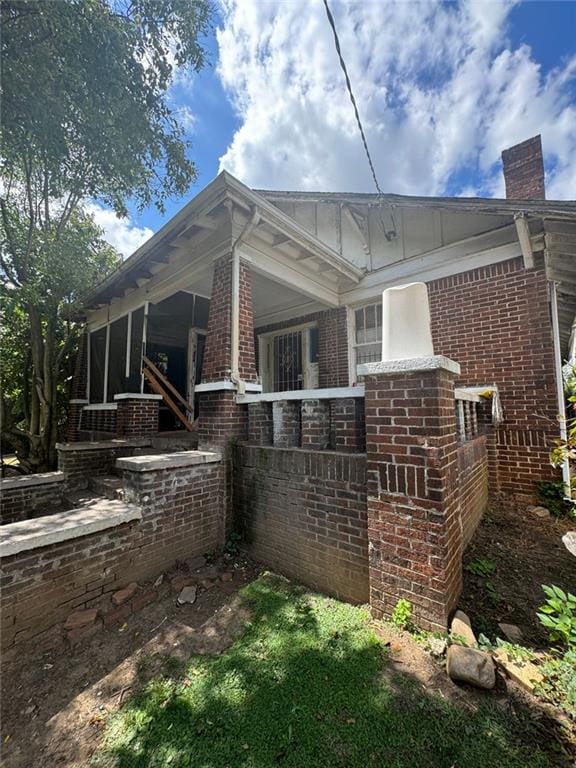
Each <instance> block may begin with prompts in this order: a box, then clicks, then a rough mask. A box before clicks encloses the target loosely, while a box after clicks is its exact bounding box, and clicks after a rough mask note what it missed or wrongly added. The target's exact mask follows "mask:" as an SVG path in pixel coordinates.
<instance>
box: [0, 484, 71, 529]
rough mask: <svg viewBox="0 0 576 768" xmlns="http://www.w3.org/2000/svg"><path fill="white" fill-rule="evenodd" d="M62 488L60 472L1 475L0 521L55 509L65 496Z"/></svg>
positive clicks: (12, 519)
mask: <svg viewBox="0 0 576 768" xmlns="http://www.w3.org/2000/svg"><path fill="white" fill-rule="evenodd" d="M64 488H65V486H64V473H63V472H45V473H43V474H39V475H22V476H21V477H6V478H2V479H0V498H1V504H0V525H7V524H9V523H16V522H18V521H19V520H30V519H31V518H34V517H37V516H38V515H49V514H50V512H51V511H55V510H58V509H59V508H60V507H61V506H62V503H63V500H64Z"/></svg>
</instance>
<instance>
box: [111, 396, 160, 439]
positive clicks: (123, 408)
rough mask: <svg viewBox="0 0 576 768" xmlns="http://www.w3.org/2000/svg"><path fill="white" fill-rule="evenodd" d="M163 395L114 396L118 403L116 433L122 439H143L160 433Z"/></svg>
mask: <svg viewBox="0 0 576 768" xmlns="http://www.w3.org/2000/svg"><path fill="white" fill-rule="evenodd" d="M161 399H162V396H161V395H147V394H145V395H139V394H131V393H126V394H120V395H114V400H115V401H116V402H117V403H118V410H117V411H116V431H117V433H118V435H119V436H120V437H143V436H145V435H153V434H156V433H157V432H158V414H159V411H160V400H161Z"/></svg>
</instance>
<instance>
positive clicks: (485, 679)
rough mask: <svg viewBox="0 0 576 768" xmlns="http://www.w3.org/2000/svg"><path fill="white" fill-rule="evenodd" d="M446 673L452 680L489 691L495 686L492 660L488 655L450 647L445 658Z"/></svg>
mask: <svg viewBox="0 0 576 768" xmlns="http://www.w3.org/2000/svg"><path fill="white" fill-rule="evenodd" d="M446 672H447V673H448V676H449V677H450V678H451V679H452V680H457V681H458V682H460V683H468V685H474V686H475V687H476V688H484V689H486V690H490V689H491V688H494V686H495V685H496V670H495V667H494V660H493V659H492V657H491V656H490V654H489V653H484V652H483V651H477V650H476V649H475V648H465V647H464V646H462V645H451V646H450V648H448V655H447V657H446Z"/></svg>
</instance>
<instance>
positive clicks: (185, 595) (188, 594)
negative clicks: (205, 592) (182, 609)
mask: <svg viewBox="0 0 576 768" xmlns="http://www.w3.org/2000/svg"><path fill="white" fill-rule="evenodd" d="M195 602H196V587H184V589H183V590H182V592H180V594H179V595H178V605H185V604H186V603H189V604H190V605H192V604H193V603H195Z"/></svg>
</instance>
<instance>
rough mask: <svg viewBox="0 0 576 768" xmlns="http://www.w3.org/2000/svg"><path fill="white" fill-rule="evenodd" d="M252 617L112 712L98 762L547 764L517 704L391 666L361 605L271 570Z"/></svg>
mask: <svg viewBox="0 0 576 768" xmlns="http://www.w3.org/2000/svg"><path fill="white" fill-rule="evenodd" d="M243 594H244V598H245V599H246V600H247V601H248V602H249V604H250V605H251V608H252V611H253V614H252V615H253V620H252V621H251V623H250V624H249V625H248V626H247V627H246V630H245V632H244V634H243V635H242V636H241V637H240V639H239V640H237V641H236V643H235V644H234V645H233V646H232V647H231V648H229V649H228V651H226V652H225V653H223V654H222V655H221V656H218V657H193V658H192V659H191V660H190V662H189V664H188V665H187V666H186V667H185V669H184V670H183V671H181V672H180V673H179V674H177V675H174V672H173V671H172V670H166V671H165V674H164V676H162V677H159V678H155V679H153V680H151V681H150V682H149V683H147V684H146V685H144V686H143V688H142V689H141V690H140V691H139V692H137V693H136V694H135V695H134V696H133V697H132V698H131V699H130V700H129V701H127V703H126V705H125V706H124V707H123V709H122V710H120V711H119V712H118V713H116V714H115V715H114V716H112V718H111V720H110V722H109V723H108V726H107V730H106V734H105V738H104V742H103V745H102V747H101V749H100V751H99V752H98V753H97V755H96V756H95V758H94V764H95V765H97V766H98V767H99V768H103V767H104V766H106V768H109V767H111V766H114V768H165V767H166V768H168V767H170V768H225V767H226V766H229V768H268V767H270V768H277V767H278V766H282V767H283V768H322V767H324V766H325V767H326V768H328V767H330V768H336V767H337V766H342V767H343V766H346V768H355V767H356V766H357V767H358V768H360V767H361V768H369V767H370V766H378V768H413V767H414V766H418V768H427V767H428V766H430V767H431V768H432V767H433V768H444V767H445V768H451V767H452V766H453V767H454V768H456V767H462V768H463V767H464V766H466V768H474V767H475V766H477V767H478V768H490V767H491V766H493V767H494V768H495V767H496V766H497V767H498V768H515V767H516V766H517V767H518V768H544V766H550V765H551V764H552V763H551V761H550V755H549V754H546V753H544V752H543V751H541V749H540V748H539V747H538V746H537V743H536V741H535V738H533V737H532V735H531V733H530V732H529V730H527V729H529V725H528V723H525V722H522V723H519V722H518V721H516V720H515V719H514V718H513V716H512V715H511V714H510V712H507V713H504V712H501V711H498V710H496V709H494V708H493V707H490V706H489V705H486V706H484V707H482V708H480V709H479V710H478V711H476V712H470V711H469V710H467V709H461V708H459V707H457V706H455V705H453V704H450V703H448V702H447V701H445V700H443V699H441V698H440V697H438V696H434V695H432V694H428V693H426V692H425V691H423V690H422V686H421V685H420V684H418V683H417V682H416V681H415V680H414V679H412V678H410V677H408V676H405V675H402V676H400V675H395V676H393V675H391V674H389V673H386V672H385V669H386V664H387V659H386V650H385V648H384V647H383V646H382V645H381V643H380V641H379V640H378V638H377V637H376V635H375V633H374V632H373V630H372V629H371V628H370V626H369V622H368V614H367V612H366V611H365V610H364V609H362V608H357V607H354V606H351V605H347V604H344V603H340V602H338V601H336V600H331V599H329V598H326V597H321V596H319V595H314V594H310V593H308V592H305V591H304V590H302V589H300V588H298V587H295V586H293V585H290V584H289V583H288V582H286V581H284V580H283V579H280V578H278V577H275V576H271V575H265V576H262V577H260V578H259V579H257V580H256V581H255V582H253V583H252V584H250V585H249V586H248V587H246V588H245V590H244V593H243Z"/></svg>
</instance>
